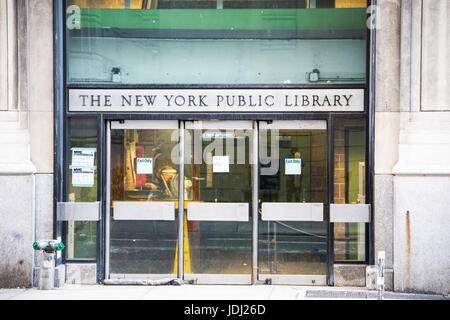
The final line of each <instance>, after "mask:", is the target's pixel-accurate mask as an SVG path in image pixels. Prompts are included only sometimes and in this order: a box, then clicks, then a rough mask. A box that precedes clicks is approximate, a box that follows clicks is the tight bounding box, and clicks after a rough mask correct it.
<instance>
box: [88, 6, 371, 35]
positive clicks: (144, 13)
mask: <svg viewBox="0 0 450 320" xmlns="http://www.w3.org/2000/svg"><path fill="white" fill-rule="evenodd" d="M366 19H367V17H366V9H365V8H349V9H348V8H346V9H223V10H216V9H158V10H141V9H126V10H124V9H81V28H119V29H121V28H123V29H197V30H216V29H219V30H356V29H358V30H361V29H365V28H366Z"/></svg>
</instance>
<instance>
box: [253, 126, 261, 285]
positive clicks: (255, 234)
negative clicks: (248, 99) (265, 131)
mask: <svg viewBox="0 0 450 320" xmlns="http://www.w3.org/2000/svg"><path fill="white" fill-rule="evenodd" d="M252 149H253V150H252V152H253V181H252V183H253V188H252V189H253V199H252V202H253V203H252V216H253V228H252V235H253V241H252V247H253V263H252V264H253V284H256V282H257V280H258V210H259V208H258V205H259V203H258V192H259V185H258V181H259V176H258V165H259V130H258V121H255V122H254V127H253V148H252Z"/></svg>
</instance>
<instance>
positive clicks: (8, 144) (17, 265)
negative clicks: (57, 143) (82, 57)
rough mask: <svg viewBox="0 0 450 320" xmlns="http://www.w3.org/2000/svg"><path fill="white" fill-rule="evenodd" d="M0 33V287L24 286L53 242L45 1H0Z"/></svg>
mask: <svg viewBox="0 0 450 320" xmlns="http://www.w3.org/2000/svg"><path fill="white" fill-rule="evenodd" d="M0 30H1V31H0V48H1V49H0V88H1V90H0V150H1V151H0V189H1V190H0V203H2V206H1V207H0V218H1V220H2V223H1V226H0V234H1V235H2V239H3V241H2V242H1V244H0V256H1V257H2V259H1V260H0V287H17V286H22V287H28V286H31V285H32V283H33V275H34V272H32V270H33V269H35V268H38V267H39V263H40V259H39V253H36V252H34V250H33V249H32V246H31V245H32V243H33V241H34V240H36V239H42V238H45V239H48V238H51V237H52V236H53V196H52V194H53V3H52V1H51V0H17V1H16V0H4V1H0ZM3 89H6V90H3Z"/></svg>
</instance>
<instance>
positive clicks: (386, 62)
mask: <svg viewBox="0 0 450 320" xmlns="http://www.w3.org/2000/svg"><path fill="white" fill-rule="evenodd" d="M401 3H402V2H401V1H400V0H378V1H377V5H378V6H377V15H376V19H377V29H376V52H375V54H376V58H375V59H376V61H375V69H376V73H375V151H374V155H375V161H374V165H375V168H374V190H373V193H374V204H373V205H374V240H375V245H374V248H375V252H374V254H375V260H376V256H377V252H378V251H385V252H386V263H385V267H386V273H385V288H386V290H392V289H393V273H392V271H393V200H394V198H393V173H392V168H393V166H394V164H395V163H396V162H397V158H398V140H399V126H400V116H399V111H400V60H401V56H400V54H401V50H400V22H401V18H400V4H401Z"/></svg>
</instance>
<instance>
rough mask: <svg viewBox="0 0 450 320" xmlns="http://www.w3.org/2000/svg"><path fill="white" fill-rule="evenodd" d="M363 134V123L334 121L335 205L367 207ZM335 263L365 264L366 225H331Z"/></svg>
mask: <svg viewBox="0 0 450 320" xmlns="http://www.w3.org/2000/svg"><path fill="white" fill-rule="evenodd" d="M365 177H366V131H365V120H364V119H336V124H335V132H334V203H337V204H364V203H366V201H365V198H366V181H365V180H366V179H365ZM334 240H335V242H334V252H335V253H334V258H335V260H336V261H365V260H366V224H365V223H342V222H340V223H334Z"/></svg>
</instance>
